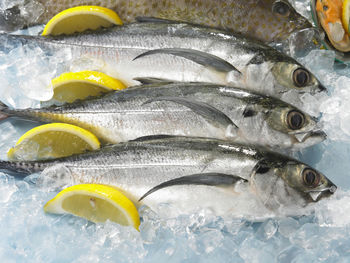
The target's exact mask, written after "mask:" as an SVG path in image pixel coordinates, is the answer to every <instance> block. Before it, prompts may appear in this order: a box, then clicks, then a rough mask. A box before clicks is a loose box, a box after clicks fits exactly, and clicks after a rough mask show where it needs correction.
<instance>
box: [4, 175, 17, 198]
mask: <svg viewBox="0 0 350 263" xmlns="http://www.w3.org/2000/svg"><path fill="white" fill-rule="evenodd" d="M17 189H18V188H17V186H16V184H15V180H14V178H13V177H12V176H8V175H6V174H4V173H0V203H3V204H4V203H7V202H9V201H10V198H11V196H12V195H13V194H14V193H15V192H16V191H17Z"/></svg>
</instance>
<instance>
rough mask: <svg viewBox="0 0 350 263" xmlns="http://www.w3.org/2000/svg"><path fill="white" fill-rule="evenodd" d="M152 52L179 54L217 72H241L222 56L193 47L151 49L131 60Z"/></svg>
mask: <svg viewBox="0 0 350 263" xmlns="http://www.w3.org/2000/svg"><path fill="white" fill-rule="evenodd" d="M154 54H170V55H174V56H179V57H183V58H186V59H189V60H191V61H193V62H196V63H198V64H200V65H202V66H205V67H208V68H213V69H215V70H216V71H219V72H230V71H236V72H238V73H240V74H241V72H240V71H239V70H238V69H236V68H235V67H234V66H232V65H231V64H230V63H228V62H227V61H225V60H223V59H222V58H219V57H217V56H214V55H212V54H209V53H205V52H202V51H198V50H194V49H185V48H163V49H153V50H150V51H147V52H145V53H142V54H141V55H138V56H137V57H136V58H134V59H133V60H136V59H139V58H142V57H145V56H149V55H154Z"/></svg>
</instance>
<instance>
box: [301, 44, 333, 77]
mask: <svg viewBox="0 0 350 263" xmlns="http://www.w3.org/2000/svg"><path fill="white" fill-rule="evenodd" d="M334 60H335V51H334V50H324V49H320V50H311V51H310V53H309V54H308V55H307V56H305V57H302V58H300V59H299V62H300V63H301V64H303V65H304V66H305V67H306V68H308V69H310V70H312V72H313V73H315V74H316V75H317V72H318V71H321V70H322V71H324V70H328V71H330V70H332V69H333V66H334ZM320 75H321V74H320Z"/></svg>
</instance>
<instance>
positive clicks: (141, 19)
mask: <svg viewBox="0 0 350 263" xmlns="http://www.w3.org/2000/svg"><path fill="white" fill-rule="evenodd" d="M135 20H136V21H137V22H139V23H161V24H174V23H179V22H177V21H173V20H170V19H164V18H158V17H153V16H149V17H148V16H138V17H136V18H135Z"/></svg>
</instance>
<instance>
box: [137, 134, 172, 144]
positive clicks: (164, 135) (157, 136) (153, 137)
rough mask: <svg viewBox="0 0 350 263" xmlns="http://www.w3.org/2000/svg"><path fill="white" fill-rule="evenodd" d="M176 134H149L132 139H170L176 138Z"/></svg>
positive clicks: (141, 140) (138, 140) (140, 140)
mask: <svg viewBox="0 0 350 263" xmlns="http://www.w3.org/2000/svg"><path fill="white" fill-rule="evenodd" d="M176 137H177V136H176V135H167V134H156V135H147V136H142V137H139V138H136V139H134V140H131V141H132V142H143V141H151V140H159V139H169V138H176Z"/></svg>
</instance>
